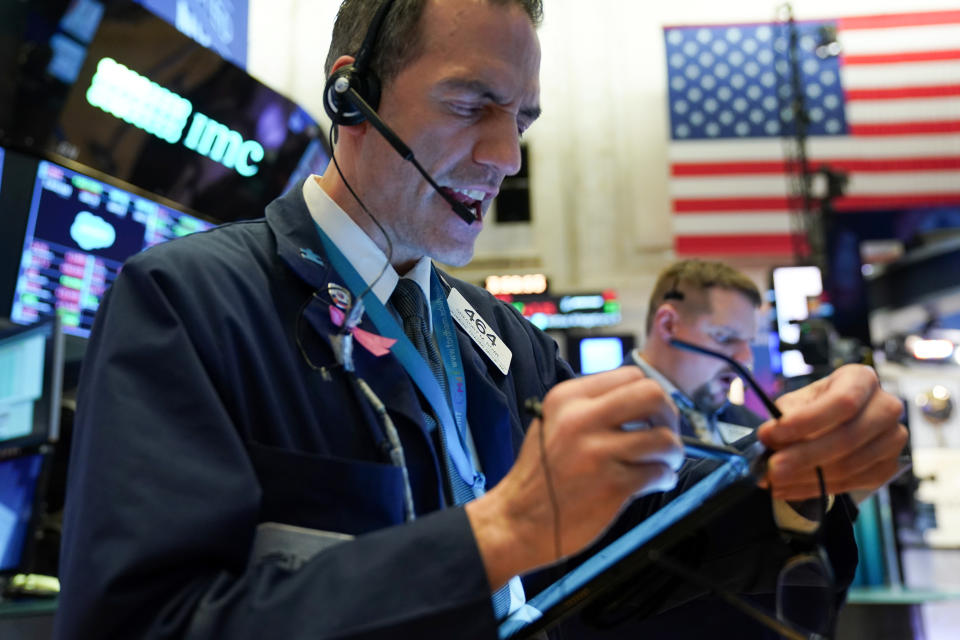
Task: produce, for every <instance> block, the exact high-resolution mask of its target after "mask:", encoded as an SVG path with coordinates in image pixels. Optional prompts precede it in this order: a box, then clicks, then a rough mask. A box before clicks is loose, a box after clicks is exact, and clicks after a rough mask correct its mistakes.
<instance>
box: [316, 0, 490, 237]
mask: <svg viewBox="0 0 960 640" xmlns="http://www.w3.org/2000/svg"><path fill="white" fill-rule="evenodd" d="M393 3H394V0H385V2H384V3H383V4H382V5H380V8H379V9H377V12H376V13H375V14H374V16H373V20H371V21H370V27H369V28H368V29H367V34H366V35H365V36H364V38H363V43H362V44H361V45H360V50H359V51H357V55H356V57H355V58H354V62H353V64H352V65H347V66H345V67H341V68H340V69H337V70H336V71H335V72H333V73H332V74H331V75H330V77H329V78H328V79H327V84H326V86H325V87H324V89H323V108H324V111H326V112H327V115H328V116H329V117H330V120H331V121H332V122H333V125H334V126H340V125H343V126H352V125H356V124H360V123H361V122H363V121H365V120H366V121H369V122H370V124H371V125H373V128H374V129H376V130H377V131H379V132H380V135H382V136H383V137H384V139H385V140H386V141H387V142H388V143H390V146H391V147H393V148H394V150H395V151H396V152H397V153H399V154H400V157H402V158H403V159H404V160H406V161H408V162H410V163H411V164H412V165H413V166H414V167H415V168H416V169H417V171H419V172H420V175H422V176H423V179H424V180H426V181H427V183H429V184H430V186H431V187H432V188H433V190H434V191H436V192H437V193H438V194H439V195H440V197H442V198H443V199H444V200H446V201H447V203H448V204H449V205H450V207H451V208H452V209H453V212H454V213H456V214H457V215H458V216H460V217H461V218H462V219H463V221H464V222H466V223H467V224H473V223H474V222H477V221H478V220H479V216H478V214H475V213H474V212H473V211H471V210H470V209H469V208H467V206H466V205H464V204H463V203H461V202H457V201H456V200H455V199H454V198H453V196H451V195H450V194H448V193H446V192H444V191H443V190H442V189H441V188H440V186H439V185H438V184H437V183H436V181H435V180H434V179H433V178H432V177H431V176H430V174H428V173H427V172H426V170H425V169H424V168H423V167H422V166H420V163H419V162H417V159H416V158H415V157H414V155H413V151H412V150H411V149H410V147H408V146H407V145H406V144H404V142H403V140H401V139H400V136H398V135H397V134H396V132H394V131H393V129H391V128H390V127H389V126H387V124H386V123H385V122H384V121H383V120H382V119H380V116H379V115H377V108H378V107H379V106H380V79H379V78H378V77H377V75H376V74H375V73H374V72H373V71H371V70H370V69H369V66H370V60H371V58H372V57H373V49H374V45H375V44H376V41H377V37H378V36H379V35H380V25H381V24H382V23H383V20H384V18H385V17H386V15H387V13H388V12H389V11H390V7H392V6H393Z"/></svg>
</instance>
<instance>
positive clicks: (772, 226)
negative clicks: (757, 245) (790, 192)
mask: <svg viewBox="0 0 960 640" xmlns="http://www.w3.org/2000/svg"><path fill="white" fill-rule="evenodd" d="M673 228H674V231H675V232H676V233H677V234H682V235H707V234H710V235H718V236H730V235H741V234H757V233H790V232H791V230H792V227H791V224H790V213H789V212H786V211H774V212H755V213H751V214H750V215H749V216H743V215H739V214H733V215H731V214H729V213H688V214H685V215H682V216H676V217H675V218H674V224H673Z"/></svg>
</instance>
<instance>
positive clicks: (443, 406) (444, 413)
mask: <svg viewBox="0 0 960 640" xmlns="http://www.w3.org/2000/svg"><path fill="white" fill-rule="evenodd" d="M315 226H316V228H317V234H318V235H319V236H320V241H321V242H322V243H323V248H324V250H325V251H326V252H327V257H328V258H329V259H330V263H331V264H332V266H333V268H334V269H335V270H336V272H337V273H338V274H339V275H340V277H341V278H343V280H344V283H345V284H346V285H347V288H349V289H350V292H351V293H352V294H353V295H354V296H357V295H359V293H358V292H362V291H364V290H367V283H366V282H365V281H364V280H363V278H361V277H360V274H359V273H357V271H356V269H354V268H353V265H352V264H350V261H349V260H347V258H346V256H344V255H343V253H342V252H341V251H340V250H339V249H338V248H337V246H336V245H335V244H334V243H333V241H332V240H331V239H330V238H329V237H328V236H327V234H325V233H324V232H323V229H321V228H320V226H319V225H316V224H315ZM363 304H364V308H365V309H366V312H367V315H368V316H369V317H370V320H371V321H372V322H373V324H374V326H375V327H376V328H377V331H379V332H380V335H382V336H385V337H388V338H393V339H395V340H396V342H395V343H394V344H393V346H392V347H390V351H392V352H393V355H395V356H396V357H397V359H398V360H400V364H402V365H403V368H404V369H406V371H407V373H408V374H409V375H410V377H411V378H412V379H413V381H414V383H415V384H416V385H417V387H418V388H419V389H420V391H421V392H422V393H423V395H424V397H425V398H426V399H427V402H429V403H430V406H431V407H432V408H433V411H434V415H435V416H436V417H437V421H438V422H439V423H440V428H441V429H443V434H444V437H445V441H446V443H447V453H448V454H449V455H450V459H451V461H452V462H453V466H454V467H455V468H456V470H457V474H458V475H459V476H460V477H461V478H462V479H463V481H464V482H465V483H466V484H467V486H468V487H471V488H472V489H473V493H474V495H475V496H478V497H479V496H480V495H482V494H483V492H484V484H485V479H484V477H483V474H482V473H479V472H478V471H477V470H476V468H475V467H474V465H473V460H472V459H471V458H470V455H469V454H468V453H467V447H466V442H465V439H466V434H467V393H466V388H465V387H466V384H465V378H464V372H463V360H462V358H461V357H460V346H459V343H458V341H457V333H456V329H455V328H454V326H453V318H452V317H451V315H450V309H449V307H448V306H447V301H446V299H445V298H444V296H443V287H442V286H441V283H440V278H439V277H438V276H437V272H436V270H435V269H432V268H431V269H430V311H431V314H432V317H433V326H434V333H435V334H436V335H437V342H438V343H439V347H440V349H439V350H440V357H441V359H442V360H443V365H444V367H443V368H444V370H445V371H446V374H447V381H448V387H449V389H450V398H449V400H450V401H449V402H448V399H447V398H445V397H444V394H443V390H442V389H441V388H440V384H439V383H438V382H437V379H436V378H434V377H433V373H432V372H431V371H430V367H429V365H428V364H427V362H426V361H425V360H424V359H423V356H421V355H420V352H419V351H417V349H416V347H414V346H413V343H412V342H410V339H409V338H407V336H406V334H405V333H404V332H403V329H402V328H401V327H400V325H399V324H398V323H397V321H396V319H395V318H394V317H393V314H391V313H390V311H388V310H387V308H386V307H385V306H384V305H383V304H382V303H381V302H380V300H379V298H377V296H376V294H374V293H373V290H372V289H369V290H367V291H366V294H365V295H364V296H363ZM451 404H452V408H453V413H452V414H451Z"/></svg>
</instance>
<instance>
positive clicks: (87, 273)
mask: <svg viewBox="0 0 960 640" xmlns="http://www.w3.org/2000/svg"><path fill="white" fill-rule="evenodd" d="M213 226H214V225H213V224H211V223H209V222H206V221H204V220H200V219H198V218H195V217H193V216H189V215H187V214H184V213H182V212H180V211H176V210H174V209H171V208H168V207H165V206H162V205H160V204H158V203H156V202H154V201H152V200H148V199H146V198H143V197H140V196H138V195H136V194H133V193H130V192H128V191H124V190H122V189H119V188H117V187H113V186H111V185H108V184H105V183H103V182H100V181H98V180H94V179H93V178H90V177H88V176H85V175H82V174H79V173H76V172H74V171H71V170H69V169H67V168H65V167H61V166H59V165H56V164H53V163H50V162H46V161H41V162H40V163H39V166H38V168H37V175H36V182H35V184H34V189H33V199H32V202H31V205H30V213H29V218H28V221H27V227H26V234H25V237H24V242H23V256H22V258H21V261H20V269H19V273H18V276H17V282H16V288H15V291H14V299H13V308H12V312H11V320H13V321H14V322H17V323H21V324H30V323H33V322H35V321H37V320H38V319H40V318H43V317H46V316H49V315H51V314H53V313H57V314H58V315H59V316H60V319H61V322H62V325H63V330H64V332H66V333H69V334H72V335H76V336H81V337H87V336H88V335H89V333H90V328H91V326H92V325H93V318H94V314H95V313H96V310H97V307H98V306H99V305H100V300H101V299H102V297H103V294H104V293H105V292H106V290H107V289H108V288H109V286H110V284H111V283H112V282H113V280H114V279H115V278H116V277H117V274H118V273H119V272H120V268H121V266H122V265H123V262H124V261H125V260H126V259H127V258H128V257H130V256H131V255H133V254H135V253H138V252H140V251H142V250H144V249H146V248H148V247H151V246H153V245H155V244H159V243H161V242H165V241H167V240H171V239H173V238H177V237H180V236H185V235H188V234H191V233H194V232H196V231H203V230H205V229H209V228H211V227H213Z"/></svg>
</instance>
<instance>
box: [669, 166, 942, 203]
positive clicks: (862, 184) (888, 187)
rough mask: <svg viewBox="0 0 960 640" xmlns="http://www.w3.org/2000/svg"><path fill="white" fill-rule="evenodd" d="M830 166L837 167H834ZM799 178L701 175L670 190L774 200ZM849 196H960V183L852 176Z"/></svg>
mask: <svg viewBox="0 0 960 640" xmlns="http://www.w3.org/2000/svg"><path fill="white" fill-rule="evenodd" d="M830 166H831V168H835V167H834V165H832V164H831V165H830ZM795 179H796V178H795V177H793V176H790V175H786V174H784V173H780V174H774V175H761V174H756V175H753V176H751V177H750V178H749V179H748V180H742V179H739V180H732V179H730V176H728V175H712V176H702V175H700V176H690V177H682V178H677V179H675V180H673V181H672V182H671V183H670V191H671V194H672V195H673V196H674V197H676V198H680V199H686V198H708V197H711V196H715V197H721V198H727V197H735V196H739V195H743V194H744V192H745V191H746V190H747V189H748V188H749V193H751V194H753V195H756V196H761V197H768V196H769V197H773V196H778V195H782V194H785V193H790V192H791V184H792V181H793V180H795ZM815 184H816V182H815ZM817 186H819V185H817ZM815 190H816V187H815ZM846 193H848V194H851V195H861V194H870V195H876V196H881V195H884V194H888V195H897V194H911V195H915V196H918V197H919V196H922V195H925V194H938V195H943V194H957V195H960V180H958V177H957V173H956V172H955V171H913V172H883V173H851V174H850V175H849V176H848V184H847V186H846Z"/></svg>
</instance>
